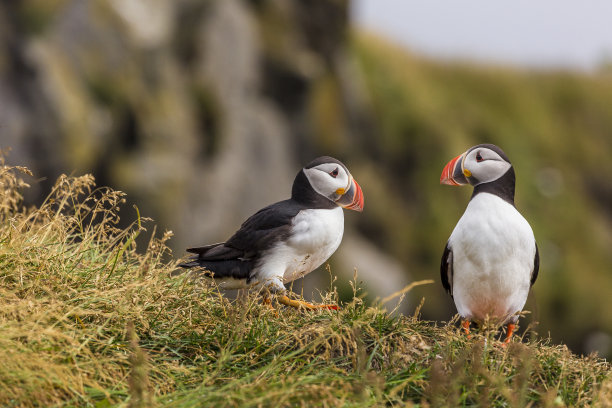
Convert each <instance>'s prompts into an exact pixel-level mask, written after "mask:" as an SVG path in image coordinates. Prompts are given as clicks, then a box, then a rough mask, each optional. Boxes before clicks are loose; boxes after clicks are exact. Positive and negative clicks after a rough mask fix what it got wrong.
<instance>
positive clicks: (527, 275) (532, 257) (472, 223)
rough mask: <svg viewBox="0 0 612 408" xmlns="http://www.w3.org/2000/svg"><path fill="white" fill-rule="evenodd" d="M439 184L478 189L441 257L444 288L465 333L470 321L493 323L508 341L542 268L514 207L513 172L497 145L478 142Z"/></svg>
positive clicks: (447, 170)
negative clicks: (503, 327) (470, 186)
mask: <svg viewBox="0 0 612 408" xmlns="http://www.w3.org/2000/svg"><path fill="white" fill-rule="evenodd" d="M440 183H442V184H448V185H453V186H458V185H466V184H470V185H472V186H473V187H474V192H473V194H472V198H471V199H470V202H469V204H468V206H467V208H466V210H465V213H464V214H463V216H462V217H461V219H460V220H459V222H458V223H457V225H456V226H455V229H454V230H453V232H452V234H451V236H450V238H449V239H448V242H447V243H446V248H445V249H444V253H443V255H442V262H441V266H440V274H441V278H442V285H443V286H444V289H446V291H447V292H448V293H449V294H450V295H451V296H452V298H453V300H454V302H455V306H456V307H457V311H458V312H459V315H461V317H462V318H463V319H464V321H463V323H462V326H463V328H464V330H465V332H466V333H468V334H469V326H470V321H475V322H477V323H481V322H483V321H485V320H487V319H489V321H491V322H492V323H496V324H500V325H504V324H507V325H508V330H507V332H506V339H505V341H504V343H509V342H510V338H511V336H512V332H513V331H514V329H515V328H516V323H517V321H518V313H519V312H520V311H521V310H522V309H523V307H524V305H525V302H526V301H527V295H528V294H529V289H530V288H531V286H533V284H534V283H535V281H536V278H537V277H538V269H539V264H540V259H539V255H538V246H537V244H536V241H535V237H534V235H533V231H532V230H531V227H530V226H529V223H528V222H527V220H525V218H523V216H522V215H521V214H520V213H519V212H518V211H517V209H516V207H515V205H514V185H515V175H514V168H513V166H512V164H511V163H510V160H508V157H507V156H506V154H505V153H504V152H503V151H502V150H501V149H500V148H499V147H497V146H495V145H492V144H480V145H477V146H474V147H472V148H470V149H468V150H467V151H466V152H465V153H463V154H460V155H459V156H457V157H455V158H454V159H452V160H451V161H450V162H449V163H448V164H447V165H446V166H445V167H444V170H443V171H442V175H441V177H440Z"/></svg>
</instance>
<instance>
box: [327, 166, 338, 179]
mask: <svg viewBox="0 0 612 408" xmlns="http://www.w3.org/2000/svg"><path fill="white" fill-rule="evenodd" d="M329 175H330V176H332V177H333V178H336V177H338V168H337V167H336V168H335V169H334V171H332V172H330V173H329Z"/></svg>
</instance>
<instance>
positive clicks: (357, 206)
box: [336, 179, 363, 211]
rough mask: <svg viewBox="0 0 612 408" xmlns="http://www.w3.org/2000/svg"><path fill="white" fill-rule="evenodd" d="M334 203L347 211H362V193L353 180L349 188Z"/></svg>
mask: <svg viewBox="0 0 612 408" xmlns="http://www.w3.org/2000/svg"><path fill="white" fill-rule="evenodd" d="M336 203H338V205H339V206H341V207H343V208H346V209H347V210H355V211H363V191H361V187H359V184H357V181H356V180H355V179H353V180H351V187H350V188H349V189H348V191H347V192H345V193H344V194H343V195H342V197H340V199H338V201H336Z"/></svg>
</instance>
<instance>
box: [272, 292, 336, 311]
mask: <svg viewBox="0 0 612 408" xmlns="http://www.w3.org/2000/svg"><path fill="white" fill-rule="evenodd" d="M278 303H280V304H283V305H286V306H291V307H295V308H296V309H307V310H314V309H328V310H339V309H340V308H339V307H338V305H313V304H312V303H308V302H304V301H302V300H293V299H289V298H288V297H287V296H286V295H282V296H279V297H278Z"/></svg>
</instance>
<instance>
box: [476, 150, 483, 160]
mask: <svg viewBox="0 0 612 408" xmlns="http://www.w3.org/2000/svg"><path fill="white" fill-rule="evenodd" d="M483 160H484V159H483V158H482V156H481V155H480V152H478V153H476V161H477V162H478V163H480V162H481V161H483Z"/></svg>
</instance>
